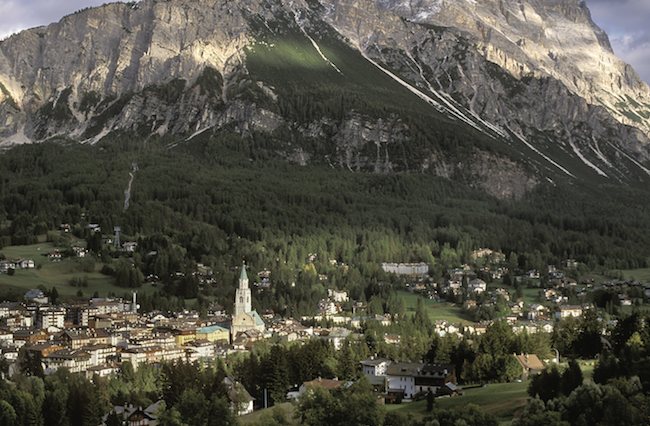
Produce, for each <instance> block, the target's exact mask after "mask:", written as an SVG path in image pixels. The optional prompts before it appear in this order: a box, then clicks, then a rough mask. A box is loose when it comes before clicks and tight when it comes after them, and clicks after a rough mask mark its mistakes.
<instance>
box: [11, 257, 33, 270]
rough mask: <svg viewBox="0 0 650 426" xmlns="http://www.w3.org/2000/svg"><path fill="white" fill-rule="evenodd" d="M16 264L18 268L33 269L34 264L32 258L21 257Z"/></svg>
mask: <svg viewBox="0 0 650 426" xmlns="http://www.w3.org/2000/svg"><path fill="white" fill-rule="evenodd" d="M16 266H17V267H18V268H20V269H34V268H35V267H36V265H35V264H34V260H33V259H27V258H23V259H20V260H19V261H18V262H16Z"/></svg>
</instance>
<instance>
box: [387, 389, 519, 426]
mask: <svg viewBox="0 0 650 426" xmlns="http://www.w3.org/2000/svg"><path fill="white" fill-rule="evenodd" d="M527 387H528V382H521V383H498V384H491V385H488V386H486V387H476V388H468V389H464V392H465V395H463V396H457V397H453V398H439V399H437V400H436V408H453V407H458V406H461V405H467V404H476V405H478V406H479V407H481V409H482V410H483V412H485V413H489V414H493V415H494V416H496V417H497V419H498V420H499V422H500V423H501V424H509V423H510V421H511V420H512V418H513V417H514V416H515V415H518V414H519V413H521V411H523V408H524V407H525V406H526V404H527V403H528V400H529V399H530V397H529V396H528V393H526V389H527ZM461 390H463V389H462V388H461ZM386 409H387V410H389V411H396V412H403V413H405V414H408V413H411V414H413V416H415V417H416V418H423V417H425V416H426V415H427V414H428V413H427V403H426V401H424V400H423V401H418V402H411V403H404V404H400V405H387V406H386Z"/></svg>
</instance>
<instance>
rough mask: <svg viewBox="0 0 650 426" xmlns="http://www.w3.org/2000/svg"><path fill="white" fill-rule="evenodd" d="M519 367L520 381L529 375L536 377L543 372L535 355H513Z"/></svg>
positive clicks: (542, 365)
mask: <svg viewBox="0 0 650 426" xmlns="http://www.w3.org/2000/svg"><path fill="white" fill-rule="evenodd" d="M514 355H515V358H517V361H519V365H520V366H521V380H527V379H528V378H529V377H530V376H531V375H536V374H539V373H541V372H542V370H544V368H545V367H544V364H542V362H541V361H540V360H539V358H537V355H535V354H521V355H517V354H514Z"/></svg>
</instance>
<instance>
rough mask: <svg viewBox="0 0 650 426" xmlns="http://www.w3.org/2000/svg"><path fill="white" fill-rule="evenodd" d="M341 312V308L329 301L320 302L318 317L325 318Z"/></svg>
mask: <svg viewBox="0 0 650 426" xmlns="http://www.w3.org/2000/svg"><path fill="white" fill-rule="evenodd" d="M339 312H340V307H339V306H338V305H337V304H336V303H334V302H332V301H331V300H329V299H322V300H319V301H318V315H322V316H325V317H328V316H331V315H336V314H338V313H339Z"/></svg>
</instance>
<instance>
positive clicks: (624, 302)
mask: <svg viewBox="0 0 650 426" xmlns="http://www.w3.org/2000/svg"><path fill="white" fill-rule="evenodd" d="M618 299H619V300H620V302H621V306H632V298H631V297H630V296H628V295H627V294H619V295H618Z"/></svg>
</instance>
